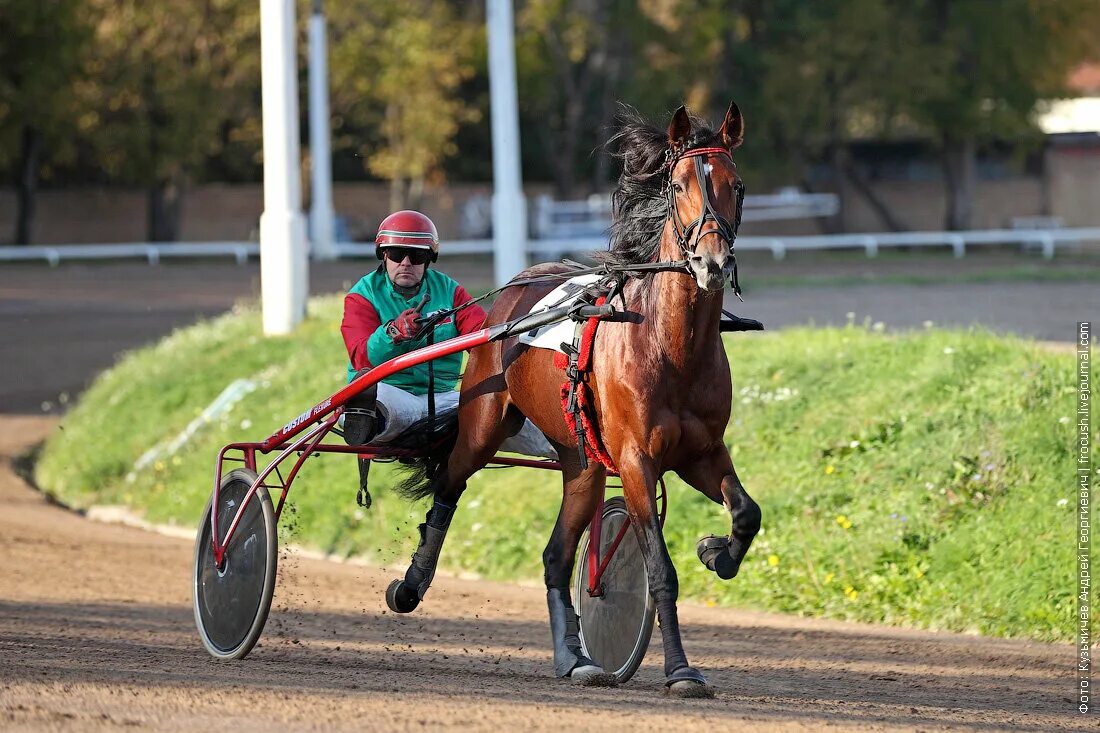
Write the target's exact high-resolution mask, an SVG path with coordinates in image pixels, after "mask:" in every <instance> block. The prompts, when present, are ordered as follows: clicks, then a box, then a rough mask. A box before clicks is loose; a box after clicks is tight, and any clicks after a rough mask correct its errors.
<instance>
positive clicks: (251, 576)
mask: <svg viewBox="0 0 1100 733" xmlns="http://www.w3.org/2000/svg"><path fill="white" fill-rule="evenodd" d="M255 480H256V473H255V472H254V471H250V470H248V469H246V468H238V469H235V470H233V471H230V472H229V473H228V474H226V475H225V476H223V477H222V483H221V491H220V492H219V493H220V496H219V502H218V504H219V506H218V507H217V511H218V533H219V534H221V535H222V536H223V537H224V536H225V533H226V531H227V530H228V529H229V525H230V523H231V522H232V521H233V517H234V516H235V515H236V513H237V507H239V506H240V505H241V502H242V501H243V500H244V497H245V495H246V494H247V493H248V489H249V487H251V486H252V482H253V481H255ZM212 502H213V497H211V500H210V502H208V503H207V505H206V511H205V512H203V518H202V524H200V525H199V532H198V538H197V539H196V544H195V587H194V601H195V623H196V624H197V625H198V627H199V636H200V637H202V643H203V645H204V646H205V647H206V650H207V651H208V652H210V653H211V654H212V655H213V656H215V657H217V658H218V659H243V658H244V657H245V655H247V654H248V652H249V651H251V650H252V646H253V645H254V644H255V643H256V640H257V639H259V638H260V632H262V631H263V629H264V623H265V622H266V621H267V612H268V611H269V610H270V609H271V596H272V594H273V593H274V592H275V565H276V562H277V561H278V539H277V537H276V534H275V531H276V529H275V510H274V508H273V507H272V505H271V497H270V496H268V493H267V489H265V488H263V487H260V488H258V489H257V490H256V495H255V496H253V497H252V500H251V501H249V502H248V506H247V507H246V508H245V511H244V515H243V516H242V517H241V521H240V524H238V525H237V529H236V531H235V532H234V533H233V539H232V541H231V542H230V544H229V547H228V548H227V550H226V554H225V559H224V562H223V564H222V567H221V568H219V567H217V565H216V563H215V562H214V548H213V546H212V543H211V541H210V511H211V509H212V507H211V503H212Z"/></svg>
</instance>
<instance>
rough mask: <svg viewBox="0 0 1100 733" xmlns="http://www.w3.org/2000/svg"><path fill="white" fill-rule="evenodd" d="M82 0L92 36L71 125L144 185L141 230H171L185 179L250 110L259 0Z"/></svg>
mask: <svg viewBox="0 0 1100 733" xmlns="http://www.w3.org/2000/svg"><path fill="white" fill-rule="evenodd" d="M87 6H88V7H89V9H90V12H91V13H93V18H94V22H95V43H94V45H93V47H92V53H90V54H89V55H88V58H87V61H86V74H85V76H84V78H83V79H82V81H81V82H80V84H79V85H78V89H77V96H78V98H79V100H80V101H81V102H82V104H83V105H84V106H85V111H84V113H83V114H82V116H81V118H80V131H81V133H82V134H83V135H84V136H85V138H86V139H87V140H88V142H89V144H90V145H91V146H92V148H93V149H94V151H95V154H96V158H97V161H98V163H99V164H100V165H101V166H102V168H103V169H104V170H105V171H106V172H107V173H108V174H109V175H111V176H113V177H115V178H116V179H118V180H121V181H124V182H132V183H137V184H139V185H141V186H144V187H145V188H146V190H147V194H148V202H147V208H146V212H147V214H146V224H147V227H146V228H147V236H148V238H149V239H150V240H151V241H170V240H173V239H176V238H177V235H178V229H179V215H180V208H181V206H182V202H183V195H184V191H185V189H186V186H187V184H188V182H189V180H190V178H191V177H192V176H193V175H194V174H195V172H196V171H197V170H199V169H200V168H201V167H202V165H203V164H204V162H205V161H206V160H207V158H208V157H210V156H216V155H218V154H219V152H220V151H221V150H223V149H224V147H225V146H226V145H227V144H228V143H229V142H230V141H231V140H232V138H233V136H234V131H235V130H238V129H248V120H249V119H252V120H255V119H256V118H257V117H258V111H257V110H258V99H259V93H258V90H259V83H260V77H259V3H255V2H246V1H244V0H199V1H195V0H158V1H157V2H144V1H143V0H88V3H87ZM254 129H255V128H253V130H254ZM253 134H254V133H253Z"/></svg>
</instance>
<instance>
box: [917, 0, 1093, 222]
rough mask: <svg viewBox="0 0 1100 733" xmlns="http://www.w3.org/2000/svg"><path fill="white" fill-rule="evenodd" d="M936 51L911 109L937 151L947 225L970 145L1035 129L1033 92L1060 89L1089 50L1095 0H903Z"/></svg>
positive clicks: (957, 205)
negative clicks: (911, 0)
mask: <svg viewBox="0 0 1100 733" xmlns="http://www.w3.org/2000/svg"><path fill="white" fill-rule="evenodd" d="M912 7H913V8H914V9H915V10H916V11H917V14H918V15H917V17H918V18H919V20H920V22H921V23H922V28H923V34H924V37H925V39H926V40H927V42H928V43H929V44H932V45H934V47H935V53H936V54H937V55H938V56H939V59H938V63H937V64H936V74H935V75H934V78H933V79H932V80H931V81H930V83H929V84H928V85H927V86H926V87H925V88H924V89H921V90H920V93H918V94H915V95H913V98H912V100H911V112H912V114H913V116H914V118H915V119H917V120H918V121H919V122H921V123H922V124H924V125H925V126H927V128H928V129H929V131H930V132H931V134H932V135H933V137H934V139H935V140H936V141H937V142H938V143H939V145H940V148H941V151H942V162H943V171H944V183H945V186H946V189H947V213H946V219H945V222H944V223H945V226H946V227H947V228H948V229H966V228H968V227H969V226H970V219H971V213H972V208H973V205H972V197H973V188H974V183H973V182H974V177H975V158H976V153H977V148H978V146H979V145H980V144H982V143H983V142H987V141H991V140H995V139H999V140H1006V139H1007V140H1013V139H1022V138H1026V137H1027V136H1029V135H1031V136H1034V135H1035V134H1036V132H1037V131H1036V128H1035V119H1034V113H1035V109H1036V106H1037V103H1038V102H1040V101H1041V100H1043V99H1048V98H1052V97H1057V96H1061V95H1063V94H1065V92H1066V90H1065V82H1066V79H1067V78H1068V75H1069V72H1070V70H1071V69H1072V68H1073V67H1075V66H1076V65H1077V64H1078V63H1080V62H1081V61H1082V60H1083V59H1084V58H1085V57H1086V56H1087V55H1088V54H1089V53H1090V52H1092V51H1094V49H1095V42H1096V41H1095V38H1096V29H1097V28H1098V27H1100V5H1098V4H1097V3H1096V2H1095V0H1060V1H1059V2H1044V1H1043V0H1002V1H1001V2H999V3H997V4H996V6H995V8H993V7H991V6H990V4H989V3H988V2H984V1H983V0H926V1H925V2H923V3H919V4H915V5H913V6H912Z"/></svg>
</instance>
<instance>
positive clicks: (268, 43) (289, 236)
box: [260, 0, 309, 335]
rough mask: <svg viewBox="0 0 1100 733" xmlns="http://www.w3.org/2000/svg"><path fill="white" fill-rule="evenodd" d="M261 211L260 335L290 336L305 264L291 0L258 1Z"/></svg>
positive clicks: (302, 304)
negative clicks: (261, 122) (260, 84)
mask: <svg viewBox="0 0 1100 733" xmlns="http://www.w3.org/2000/svg"><path fill="white" fill-rule="evenodd" d="M260 64H261V76H262V94H263V136H264V148H263V149H264V212H263V214H262V215H261V216H260V294H261V297H262V299H263V323H264V333H265V334H268V335H278V334H285V333H290V332H291V331H292V330H293V329H294V327H295V326H296V325H298V323H299V322H300V321H301V320H302V318H304V317H305V312H306V295H307V293H308V278H309V262H308V261H307V259H306V247H305V234H306V232H305V229H306V228H305V219H304V218H303V217H302V211H301V209H302V191H301V180H300V177H301V173H300V171H299V167H298V166H299V149H298V73H297V55H296V53H295V47H294V0H260Z"/></svg>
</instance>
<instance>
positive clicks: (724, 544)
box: [695, 535, 747, 580]
mask: <svg viewBox="0 0 1100 733" xmlns="http://www.w3.org/2000/svg"><path fill="white" fill-rule="evenodd" d="M733 542H735V543H736V542H737V540H734V541H733ZM738 544H740V543H738ZM734 549H735V548H734V547H733V546H732V544H731V542H730V539H729V538H728V537H715V536H714V535H710V536H707V537H704V538H703V539H701V540H699V544H697V545H696V546H695V553H696V554H697V555H698V556H699V562H701V563H703V565H705V566H706V567H707V570H712V571H714V572H715V573H717V575H718V577H719V578H721V579H722V580H729V579H730V578H732V577H734V576H735V575H737V570H738V569H739V568H740V567H741V558H743V557H744V556H745V550H746V549H747V548H744V549H740V548H739V549H740V551H739V552H738V555H737V557H736V558H735V556H734V554H733V552H734Z"/></svg>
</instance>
